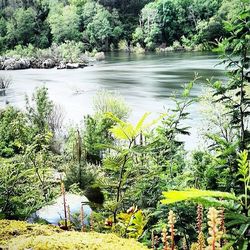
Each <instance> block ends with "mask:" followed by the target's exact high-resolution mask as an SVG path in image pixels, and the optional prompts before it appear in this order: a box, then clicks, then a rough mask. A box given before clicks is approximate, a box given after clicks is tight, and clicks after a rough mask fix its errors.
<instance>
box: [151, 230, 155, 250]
mask: <svg viewBox="0 0 250 250" xmlns="http://www.w3.org/2000/svg"><path fill="white" fill-rule="evenodd" d="M151 243H152V245H151V246H152V249H153V250H154V249H155V236H154V230H152V232H151Z"/></svg>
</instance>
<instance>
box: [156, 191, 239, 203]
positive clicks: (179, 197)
mask: <svg viewBox="0 0 250 250" xmlns="http://www.w3.org/2000/svg"><path fill="white" fill-rule="evenodd" d="M163 195H164V196H165V199H164V200H161V202H162V203H163V204H170V203H175V202H180V201H185V200H194V201H196V202H201V200H200V198H203V197H205V198H206V197H213V198H223V199H232V200H236V197H235V195H234V194H231V193H226V192H219V191H209V190H199V189H190V190H186V191H168V192H163Z"/></svg>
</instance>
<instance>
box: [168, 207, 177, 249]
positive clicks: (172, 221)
mask: <svg viewBox="0 0 250 250" xmlns="http://www.w3.org/2000/svg"><path fill="white" fill-rule="evenodd" d="M175 222H176V217H175V214H174V212H173V211H172V210H170V211H169V213H168V226H169V232H170V240H171V250H174V248H175V244H174V236H175V229H174V224H175Z"/></svg>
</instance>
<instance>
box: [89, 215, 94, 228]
mask: <svg viewBox="0 0 250 250" xmlns="http://www.w3.org/2000/svg"><path fill="white" fill-rule="evenodd" d="M90 231H94V213H93V211H92V212H91V215H90Z"/></svg>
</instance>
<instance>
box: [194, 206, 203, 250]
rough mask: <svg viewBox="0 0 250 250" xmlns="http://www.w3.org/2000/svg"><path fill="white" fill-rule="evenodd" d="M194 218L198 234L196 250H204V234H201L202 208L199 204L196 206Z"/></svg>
mask: <svg viewBox="0 0 250 250" xmlns="http://www.w3.org/2000/svg"><path fill="white" fill-rule="evenodd" d="M196 218H197V223H196V228H197V233H198V241H197V249H198V250H203V249H205V238H204V234H203V232H202V222H203V206H202V205H201V204H199V205H198V206H197V217H196Z"/></svg>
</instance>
